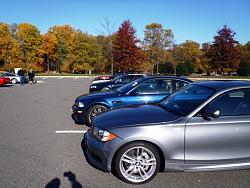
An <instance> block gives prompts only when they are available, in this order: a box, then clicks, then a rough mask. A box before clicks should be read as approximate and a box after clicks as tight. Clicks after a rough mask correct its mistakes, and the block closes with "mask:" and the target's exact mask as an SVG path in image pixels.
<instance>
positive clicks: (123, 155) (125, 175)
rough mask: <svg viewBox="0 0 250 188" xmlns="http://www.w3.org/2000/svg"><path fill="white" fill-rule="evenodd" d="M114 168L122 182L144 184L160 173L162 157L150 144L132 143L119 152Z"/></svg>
mask: <svg viewBox="0 0 250 188" xmlns="http://www.w3.org/2000/svg"><path fill="white" fill-rule="evenodd" d="M113 167H114V169H113V170H114V173H115V175H116V176H117V177H118V178H119V179H120V180H122V181H124V182H126V183H130V184H143V183H146V182H149V181H150V180H152V179H153V178H154V177H155V176H156V174H157V173H158V171H159V169H160V155H159V153H158V151H157V149H156V148H155V147H154V146H153V145H152V144H150V143H147V142H132V143H130V144H128V145H125V146H124V147H122V148H121V149H120V150H118V152H117V154H116V155H115V158H114V163H113Z"/></svg>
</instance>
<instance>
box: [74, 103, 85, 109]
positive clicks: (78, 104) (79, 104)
mask: <svg viewBox="0 0 250 188" xmlns="http://www.w3.org/2000/svg"><path fill="white" fill-rule="evenodd" d="M76 106H78V107H80V108H83V107H84V104H83V103H82V102H76Z"/></svg>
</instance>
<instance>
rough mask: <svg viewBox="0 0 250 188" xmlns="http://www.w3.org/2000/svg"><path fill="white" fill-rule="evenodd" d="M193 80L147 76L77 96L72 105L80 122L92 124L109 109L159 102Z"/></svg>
mask: <svg viewBox="0 0 250 188" xmlns="http://www.w3.org/2000/svg"><path fill="white" fill-rule="evenodd" d="M191 82H192V81H191V80H189V79H186V78H182V77H173V76H147V77H143V78H141V79H138V80H135V81H133V82H130V83H129V84H126V85H124V86H122V87H120V88H118V89H117V90H114V91H109V92H94V93H90V94H85V95H81V96H79V97H77V98H76V100H75V104H74V105H73V106H72V110H73V118H74V120H75V122H76V123H78V124H86V125H87V126H91V123H92V119H93V118H94V117H95V116H96V115H98V114H100V113H102V112H105V111H107V110H109V109H113V108H117V107H121V106H125V105H131V104H148V103H154V102H158V101H160V100H161V99H163V98H164V97H166V96H168V95H170V94H171V93H173V92H175V91H176V90H178V89H180V88H182V87H183V86H185V85H187V84H189V83H191Z"/></svg>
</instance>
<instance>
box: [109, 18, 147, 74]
mask: <svg viewBox="0 0 250 188" xmlns="http://www.w3.org/2000/svg"><path fill="white" fill-rule="evenodd" d="M135 33H136V30H135V28H134V27H133V26H132V23H131V22H130V20H126V21H124V22H123V23H122V24H121V26H120V28H119V30H118V31H117V32H116V33H115V34H114V36H115V40H114V43H113V57H114V68H115V70H116V72H135V71H136V68H137V66H138V65H139V64H140V62H141V58H142V56H143V54H142V51H141V49H140V48H139V47H138V46H137V44H138V42H139V40H138V38H137V37H136V35H135Z"/></svg>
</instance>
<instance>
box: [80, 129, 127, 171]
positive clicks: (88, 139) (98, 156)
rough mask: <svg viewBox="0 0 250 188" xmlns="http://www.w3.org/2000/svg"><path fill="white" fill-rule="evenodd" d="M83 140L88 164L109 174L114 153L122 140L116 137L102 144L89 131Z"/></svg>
mask: <svg viewBox="0 0 250 188" xmlns="http://www.w3.org/2000/svg"><path fill="white" fill-rule="evenodd" d="M84 140H85V147H86V157H87V159H88V161H89V163H90V164H91V165H93V166H95V167H96V168H98V169H100V170H102V171H105V172H110V171H111V166H112V159H113V156H114V153H115V151H116V149H117V146H118V145H119V143H120V142H121V141H122V139H121V138H119V137H117V138H115V139H114V140H111V141H108V142H102V141H99V140H98V139H97V138H95V137H94V136H93V135H92V134H91V131H90V130H89V131H88V132H87V133H85V135H84Z"/></svg>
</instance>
